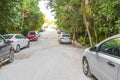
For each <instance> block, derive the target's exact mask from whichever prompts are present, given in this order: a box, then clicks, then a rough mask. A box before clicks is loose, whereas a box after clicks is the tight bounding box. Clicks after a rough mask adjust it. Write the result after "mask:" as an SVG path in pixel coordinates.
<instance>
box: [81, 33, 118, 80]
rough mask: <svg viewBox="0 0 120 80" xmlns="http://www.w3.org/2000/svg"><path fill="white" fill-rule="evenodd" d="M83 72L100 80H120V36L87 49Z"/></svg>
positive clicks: (84, 56)
mask: <svg viewBox="0 0 120 80" xmlns="http://www.w3.org/2000/svg"><path fill="white" fill-rule="evenodd" d="M82 62H83V72H84V74H85V75H87V76H92V75H94V76H96V77H97V78H98V80H120V34H118V35H114V36H112V37H109V38H107V39H105V40H103V41H102V42H100V43H98V44H97V45H96V46H93V47H90V48H87V49H85V51H84V54H83V58H82Z"/></svg>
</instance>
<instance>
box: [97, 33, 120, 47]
mask: <svg viewBox="0 0 120 80" xmlns="http://www.w3.org/2000/svg"><path fill="white" fill-rule="evenodd" d="M113 38H120V34H117V35H113V36H111V37H108V38H106V39H105V40H103V41H101V42H100V43H98V44H97V45H96V46H99V45H100V44H102V43H104V42H106V41H108V40H110V39H113Z"/></svg>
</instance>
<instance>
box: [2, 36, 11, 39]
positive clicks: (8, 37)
mask: <svg viewBox="0 0 120 80" xmlns="http://www.w3.org/2000/svg"><path fill="white" fill-rule="evenodd" d="M3 37H4V38H5V39H11V38H12V37H13V35H4V36H3Z"/></svg>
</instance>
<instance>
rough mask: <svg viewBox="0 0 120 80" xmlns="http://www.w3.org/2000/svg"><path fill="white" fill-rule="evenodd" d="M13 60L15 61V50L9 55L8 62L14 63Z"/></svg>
mask: <svg viewBox="0 0 120 80" xmlns="http://www.w3.org/2000/svg"><path fill="white" fill-rule="evenodd" d="M13 61H14V51H13V50H11V51H10V55H9V60H8V63H12V62H13Z"/></svg>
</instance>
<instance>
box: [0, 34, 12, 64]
mask: <svg viewBox="0 0 120 80" xmlns="http://www.w3.org/2000/svg"><path fill="white" fill-rule="evenodd" d="M13 60H14V50H13V48H12V46H11V44H10V41H6V40H5V39H4V37H2V35H0V64H2V63H5V62H9V63H11V62H13Z"/></svg>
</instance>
